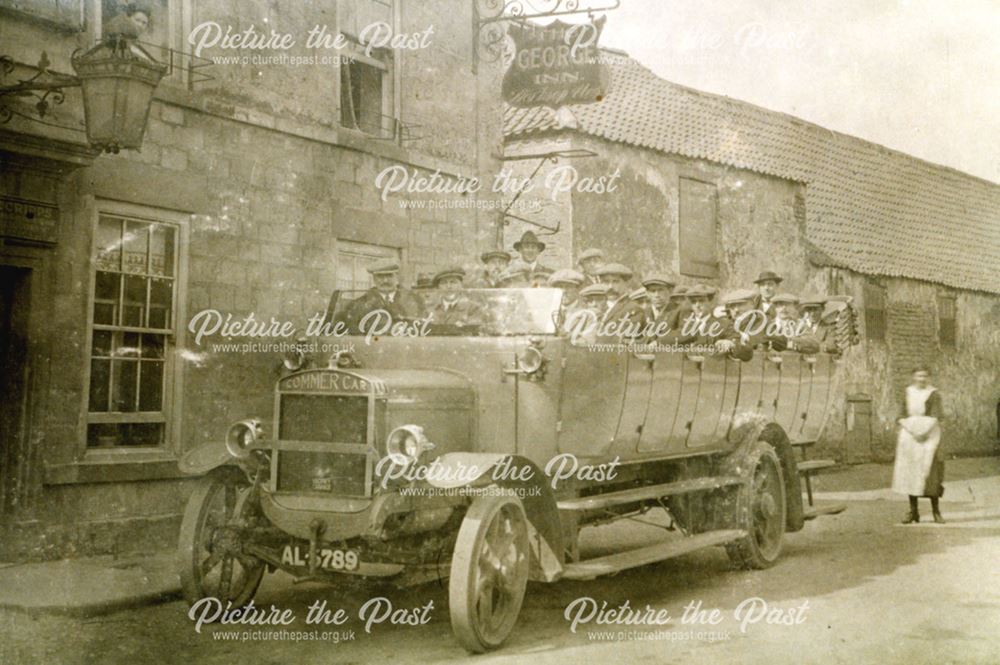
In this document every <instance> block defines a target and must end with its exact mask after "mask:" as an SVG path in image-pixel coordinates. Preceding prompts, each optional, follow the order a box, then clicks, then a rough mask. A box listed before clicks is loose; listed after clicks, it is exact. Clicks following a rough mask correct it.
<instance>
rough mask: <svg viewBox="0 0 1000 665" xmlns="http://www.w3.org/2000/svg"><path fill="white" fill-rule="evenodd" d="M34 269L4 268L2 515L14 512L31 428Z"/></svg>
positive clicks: (0, 281) (0, 278)
mask: <svg viewBox="0 0 1000 665" xmlns="http://www.w3.org/2000/svg"><path fill="white" fill-rule="evenodd" d="M30 287H31V270H30V269H28V268H20V267H14V266H4V265H0V515H8V514H11V513H12V512H14V510H15V508H16V507H17V504H18V502H19V497H20V496H21V495H22V490H23V488H22V484H23V478H22V477H21V475H22V474H21V471H22V464H23V460H24V459H25V457H26V454H25V453H26V450H25V446H26V442H27V429H28V419H27V414H28V385H29V376H30V370H31V367H30V362H29V355H28V320H29V313H30V307H31V302H30Z"/></svg>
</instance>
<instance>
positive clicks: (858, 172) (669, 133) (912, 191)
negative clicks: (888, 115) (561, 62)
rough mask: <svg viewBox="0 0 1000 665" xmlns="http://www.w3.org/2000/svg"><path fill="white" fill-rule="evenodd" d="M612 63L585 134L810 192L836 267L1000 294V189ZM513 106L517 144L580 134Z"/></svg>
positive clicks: (823, 244)
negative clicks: (803, 186)
mask: <svg viewBox="0 0 1000 665" xmlns="http://www.w3.org/2000/svg"><path fill="white" fill-rule="evenodd" d="M610 54H612V55H614V56H615V57H614V58H612V64H611V65H610V66H611V68H612V73H611V89H610V90H609V92H608V94H607V96H606V97H605V98H604V100H603V101H601V102H597V103H593V104H583V105H575V106H571V107H569V110H570V111H571V112H572V114H573V116H575V119H576V127H575V130H576V131H580V132H583V133H585V134H589V135H593V136H597V137H601V138H604V139H607V140H609V141H615V142H620V143H627V144H631V145H636V146H642V147H645V148H650V149H653V150H658V151H662V152H666V153H675V154H679V155H684V156H687V157H694V158H700V159H705V160H709V161H713V162H718V163H721V164H728V165H731V166H734V167H739V168H743V169H748V170H751V171H757V172H759V173H765V174H769V175H774V176H778V177H782V178H787V179H791V180H797V181H800V182H804V183H807V188H806V211H807V219H806V235H807V237H808V238H809V239H810V240H811V241H812V242H813V243H814V244H815V245H816V246H817V247H818V248H819V249H820V250H821V252H822V253H823V254H825V255H826V256H827V257H829V261H831V262H832V263H833V264H834V265H838V266H842V267H845V268H850V269H852V270H856V271H858V272H862V273H867V274H872V275H889V276H898V277H910V278H915V279H920V280H925V281H930V282H937V283H940V284H945V285H948V286H953V287H957V288H962V289H971V290H977V291H987V292H992V293H1000V268H998V267H1000V185H994V184H991V183H989V182H986V181H985V180H980V179H979V178H975V177H973V176H970V175H967V174H964V173H961V172H959V171H956V170H954V169H950V168H947V167H943V166H938V165H935V164H931V163H929V162H925V161H923V160H920V159H917V158H915V157H911V156H909V155H905V154H903V153H900V152H896V151H893V150H889V149H888V148H884V147H882V146H879V145H876V144H873V143H869V142H867V141H863V140H861V139H858V138H855V137H852V136H847V135H844V134H839V133H837V132H832V131H830V130H827V129H824V128H822V127H819V126H817V125H813V124H811V123H808V122H806V121H804V120H800V119H798V118H794V117H792V116H789V115H786V114H783V113H777V112H775V111H769V110H767V109H763V108H760V107H758V106H754V105H752V104H748V103H746V102H741V101H738V100H734V99H730V98H727V97H722V96H719V95H713V94H709V93H704V92H700V91H697V90H693V89H691V88H686V87H684V86H680V85H677V84H674V83H670V82H669V81H665V80H663V79H661V78H659V77H657V76H656V75H655V74H653V72H651V71H650V70H648V69H646V68H645V67H643V66H642V65H640V64H639V63H638V62H637V61H635V60H634V59H632V58H629V57H627V56H624V55H619V54H618V53H610ZM567 119H569V120H572V118H568V117H567V114H566V113H565V111H564V112H562V113H561V114H560V117H559V118H558V119H557V117H556V115H555V114H554V113H553V112H552V111H551V110H549V109H545V108H534V109H515V108H507V109H506V111H505V114H504V133H505V135H506V136H507V137H508V139H512V138H515V137H527V136H531V135H537V134H540V133H549V132H554V131H559V130H560V129H568V128H572V124H569V125H567Z"/></svg>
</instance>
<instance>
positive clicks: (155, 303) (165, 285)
mask: <svg viewBox="0 0 1000 665" xmlns="http://www.w3.org/2000/svg"><path fill="white" fill-rule="evenodd" d="M173 288H174V280H172V279H156V278H152V279H151V280H150V285H149V324H148V327H150V328H170V327H171V326H172V325H173V317H172V316H171V312H172V311H173Z"/></svg>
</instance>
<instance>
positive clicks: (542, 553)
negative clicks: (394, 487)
mask: <svg viewBox="0 0 1000 665" xmlns="http://www.w3.org/2000/svg"><path fill="white" fill-rule="evenodd" d="M435 461H436V462H437V464H439V465H441V467H442V468H443V469H444V471H445V473H443V474H442V475H443V476H446V477H448V479H446V480H431V479H430V478H429V479H428V480H427V482H428V484H430V485H431V486H433V487H438V488H447V489H454V488H458V487H474V488H487V487H490V486H495V487H500V488H503V489H505V490H510V491H512V492H514V493H515V494H516V495H517V496H518V498H520V499H521V503H522V504H523V505H524V512H525V514H526V516H527V518H528V522H529V526H530V528H529V539H530V541H531V550H532V565H531V578H532V579H534V580H543V581H547V582H550V581H553V580H555V579H556V578H557V577H558V576H559V574H560V573H561V572H562V567H563V562H564V556H565V548H564V545H563V532H562V523H561V521H560V519H559V508H558V506H557V505H556V499H555V496H554V495H553V494H552V489H551V488H550V487H549V484H548V482H547V480H548V476H546V475H545V472H544V471H542V469H541V468H539V467H538V466H536V465H535V463H534V462H532V461H531V460H529V459H528V458H526V457H521V456H520V455H504V454H502V453H446V454H444V455H442V456H441V457H439V458H437V460H435ZM449 472H452V473H449ZM458 476H461V479H460V480H459V479H458ZM470 494H471V495H472V496H475V494H474V493H471V492H470Z"/></svg>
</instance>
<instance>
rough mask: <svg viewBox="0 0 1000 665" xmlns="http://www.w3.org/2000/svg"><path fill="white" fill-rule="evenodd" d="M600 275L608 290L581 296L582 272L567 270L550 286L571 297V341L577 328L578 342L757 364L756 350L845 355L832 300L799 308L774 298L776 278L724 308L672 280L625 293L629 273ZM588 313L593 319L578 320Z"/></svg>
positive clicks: (614, 269) (707, 292) (703, 289)
mask: <svg viewBox="0 0 1000 665" xmlns="http://www.w3.org/2000/svg"><path fill="white" fill-rule="evenodd" d="M599 272H600V274H601V280H602V282H601V283H599V284H591V285H588V286H586V287H584V288H583V289H582V291H581V289H580V287H581V286H582V285H583V275H582V274H581V273H579V272H576V271H573V270H560V271H557V272H556V273H554V274H553V275H552V276H551V277H550V279H549V285H550V286H554V287H558V288H562V289H563V290H564V292H565V293H566V297H565V299H564V315H563V324H562V325H563V331H564V332H566V333H572V332H573V329H574V328H575V329H576V331H577V333H578V334H577V335H576V339H577V341H581V340H582V341H583V342H584V343H588V342H593V341H610V338H614V337H617V341H635V340H637V339H641V340H642V341H644V342H656V343H659V344H697V345H703V346H704V345H713V346H715V347H716V350H718V351H722V352H728V353H730V354H731V355H733V356H734V357H751V356H752V353H753V349H754V348H766V349H768V350H774V351H784V350H786V349H788V350H796V351H799V352H801V353H809V354H812V353H817V352H819V351H826V352H832V353H836V352H838V351H839V349H838V347H837V345H836V344H835V342H834V335H833V334H832V331H831V329H830V327H829V325H827V323H825V322H824V321H823V317H822V314H823V308H824V305H825V303H826V301H825V299H823V298H810V299H806V300H804V301H802V302H801V303H800V301H799V298H798V297H796V296H795V295H793V294H790V293H774V286H776V284H777V283H780V281H781V278H780V277H778V276H777V275H775V274H774V273H772V272H765V273H762V274H761V276H760V278H758V280H757V284H758V291H757V292H754V291H751V290H749V289H741V290H737V291H732V292H730V293H728V294H726V295H725V296H724V297H723V298H722V301H723V304H722V305H720V306H717V307H716V306H714V305H713V300H714V298H715V295H716V291H715V289H713V288H711V287H708V286H705V285H703V284H696V285H694V286H691V287H685V286H677V285H676V284H675V283H674V280H673V279H671V278H670V277H668V276H666V275H661V274H654V275H650V276H648V277H646V278H645V279H644V280H642V285H643V286H642V288H641V289H638V290H636V291H633V292H631V293H626V292H625V285H626V284H627V281H628V280H629V279H630V278H631V271H630V270H629V269H628V268H626V267H625V266H622V265H620V264H609V265H607V266H604V267H603V268H602V269H601V270H600V271H599ZM800 306H801V313H800V311H799V308H800ZM584 309H586V310H588V311H589V312H590V313H591V316H589V317H587V316H579V315H578V316H574V314H575V313H578V312H581V310H584ZM588 321H589V322H591V323H592V324H596V325H591V326H590V328H589V330H586V331H584V330H583V324H584V323H585V322H588ZM737 322H738V323H737ZM610 323H613V324H614V325H613V326H610V325H608V324H610ZM607 331H611V334H607ZM623 333H624V335H623ZM623 336H627V337H628V339H627V340H625V339H622V337H623Z"/></svg>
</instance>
